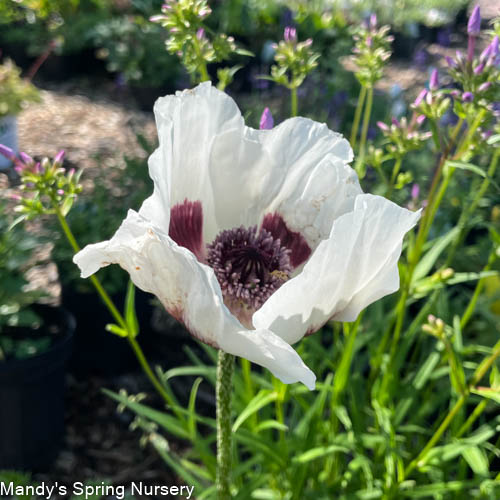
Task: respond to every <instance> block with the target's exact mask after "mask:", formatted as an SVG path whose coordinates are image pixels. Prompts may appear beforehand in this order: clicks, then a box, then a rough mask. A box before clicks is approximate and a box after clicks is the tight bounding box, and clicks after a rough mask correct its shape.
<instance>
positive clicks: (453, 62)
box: [445, 56, 457, 68]
mask: <svg viewBox="0 0 500 500" xmlns="http://www.w3.org/2000/svg"><path fill="white" fill-rule="evenodd" d="M445 59H446V62H447V63H448V66H449V67H450V68H456V67H457V63H456V62H455V61H454V60H453V59H452V58H451V57H450V56H445Z"/></svg>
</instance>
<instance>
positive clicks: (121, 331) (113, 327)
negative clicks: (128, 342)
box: [106, 323, 128, 337]
mask: <svg viewBox="0 0 500 500" xmlns="http://www.w3.org/2000/svg"><path fill="white" fill-rule="evenodd" d="M106 331H108V332H111V333H114V334H115V335H118V336H119V337H128V333H127V331H126V330H124V329H123V328H121V327H119V326H118V325H115V324H113V323H110V324H108V325H106Z"/></svg>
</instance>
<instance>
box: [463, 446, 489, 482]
mask: <svg viewBox="0 0 500 500" xmlns="http://www.w3.org/2000/svg"><path fill="white" fill-rule="evenodd" d="M462 456H463V457H464V459H465V461H466V462H467V463H468V464H469V467H470V468H471V469H472V470H473V471H474V473H475V474H477V475H479V476H488V475H489V463H488V459H487V458H486V454H485V452H484V451H483V450H481V449H480V448H478V447H477V446H469V447H467V448H466V449H465V450H463V451H462Z"/></svg>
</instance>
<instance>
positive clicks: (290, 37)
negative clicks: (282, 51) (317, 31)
mask: <svg viewBox="0 0 500 500" xmlns="http://www.w3.org/2000/svg"><path fill="white" fill-rule="evenodd" d="M283 36H284V39H285V42H292V43H296V42H297V30H296V29H295V28H294V27H293V26H287V27H286V28H285V32H284V35H283Z"/></svg>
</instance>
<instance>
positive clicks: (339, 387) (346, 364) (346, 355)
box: [327, 312, 363, 480]
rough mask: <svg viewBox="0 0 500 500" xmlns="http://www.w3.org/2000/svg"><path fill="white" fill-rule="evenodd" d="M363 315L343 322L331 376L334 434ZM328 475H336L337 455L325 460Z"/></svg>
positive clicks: (334, 476) (332, 432)
mask: <svg viewBox="0 0 500 500" xmlns="http://www.w3.org/2000/svg"><path fill="white" fill-rule="evenodd" d="M362 317H363V312H361V313H360V314H359V316H358V318H357V319H356V321H355V322H354V323H343V328H344V337H345V339H346V340H345V344H344V349H343V351H342V356H341V358H340V363H339V364H338V369H337V371H336V372H335V376H334V378H333V382H332V384H333V387H332V398H331V403H330V408H331V410H330V416H331V427H332V430H331V434H332V436H335V435H336V434H337V431H338V426H339V420H338V418H337V413H336V412H335V409H336V407H337V406H338V404H339V402H340V399H341V396H342V393H343V392H344V389H345V387H346V385H347V380H348V378H349V373H350V371H351V364H352V359H353V356H354V345H355V343H356V335H357V333H358V330H359V325H360V323H361V319H362ZM327 467H328V476H329V477H331V478H332V479H333V480H335V479H336V477H337V468H338V456H337V454H334V455H333V456H332V458H331V459H330V460H329V461H328V462H327Z"/></svg>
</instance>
